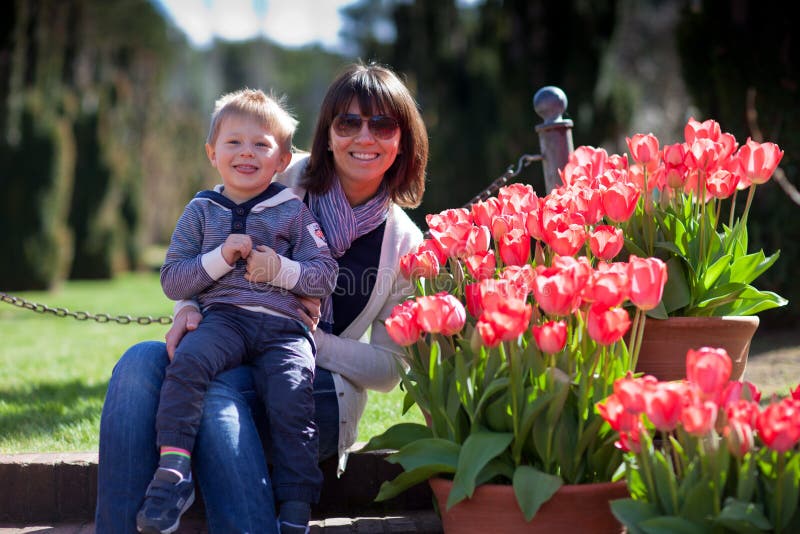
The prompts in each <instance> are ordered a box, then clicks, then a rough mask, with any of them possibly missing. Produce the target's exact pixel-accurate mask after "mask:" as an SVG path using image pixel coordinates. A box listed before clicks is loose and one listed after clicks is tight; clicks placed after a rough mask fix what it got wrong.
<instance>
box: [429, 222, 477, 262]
mask: <svg viewBox="0 0 800 534" xmlns="http://www.w3.org/2000/svg"><path fill="white" fill-rule="evenodd" d="M473 228H475V226H474V225H473V224H472V223H471V222H463V221H462V222H454V223H451V224H448V225H447V226H445V227H443V228H435V229H434V228H431V236H432V237H433V238H434V239H435V240H436V243H437V244H438V245H439V248H441V249H442V251H444V253H445V254H447V255H448V256H450V257H454V258H457V257H462V256H464V254H465V253H466V250H467V239H468V238H469V235H470V233H471V232H472V229H473Z"/></svg>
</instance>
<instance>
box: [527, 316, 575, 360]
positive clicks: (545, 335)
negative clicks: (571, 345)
mask: <svg viewBox="0 0 800 534" xmlns="http://www.w3.org/2000/svg"><path fill="white" fill-rule="evenodd" d="M531 333H532V334H533V339H534V340H535V341H536V345H537V346H538V347H539V349H541V350H542V352H546V353H548V354H555V353H557V352H561V351H562V350H563V349H564V346H565V345H566V344H567V323H565V322H564V321H548V322H546V323H544V324H543V325H533V326H532V327H531Z"/></svg>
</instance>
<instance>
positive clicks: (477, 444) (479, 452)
mask: <svg viewBox="0 0 800 534" xmlns="http://www.w3.org/2000/svg"><path fill="white" fill-rule="evenodd" d="M513 437H514V435H513V434H511V433H494V432H477V433H473V434H471V435H470V436H469V437H468V438H467V439H466V440H465V441H464V444H463V445H462V446H461V452H460V454H459V455H458V466H457V468H456V476H455V477H454V478H453V489H452V490H451V491H450V496H449V497H448V498H447V508H448V509H450V507H452V506H453V505H454V504H456V503H458V502H459V501H461V500H462V499H463V498H464V496H466V497H471V496H472V493H473V492H474V491H475V478H476V477H477V476H478V473H479V472H480V471H481V470H482V469H483V468H484V466H485V465H486V464H487V463H489V461H490V460H491V459H492V458H494V457H495V456H497V455H499V454H500V453H501V452H503V451H504V450H506V448H507V447H508V445H509V444H510V443H511V440H512V439H513Z"/></svg>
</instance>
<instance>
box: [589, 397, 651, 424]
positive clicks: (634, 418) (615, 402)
mask: <svg viewBox="0 0 800 534" xmlns="http://www.w3.org/2000/svg"><path fill="white" fill-rule="evenodd" d="M597 411H598V412H599V413H600V416H601V417H602V418H603V419H605V420H606V422H608V424H609V426H610V427H611V428H612V430H616V431H617V432H629V431H631V430H633V429H634V428H636V426H637V422H638V421H639V420H640V418H639V414H637V413H634V412H630V411H628V410H627V409H626V408H625V405H624V404H623V403H622V401H621V400H620V398H619V396H618V395H616V394H613V393H612V394H611V395H609V396H608V397H606V399H605V400H604V401H603V402H598V403H597Z"/></svg>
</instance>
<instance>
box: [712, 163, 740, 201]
mask: <svg viewBox="0 0 800 534" xmlns="http://www.w3.org/2000/svg"><path fill="white" fill-rule="evenodd" d="M738 184H739V177H738V176H736V175H735V174H732V173H731V172H730V171H727V170H725V169H718V170H716V171H715V172H714V173H712V174H711V175H710V176H709V177H708V178H707V179H706V190H707V191H708V194H709V195H711V196H712V197H714V198H720V199H722V198H728V197H730V196H731V195H732V194H734V193H735V192H736V186H737V185H738Z"/></svg>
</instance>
